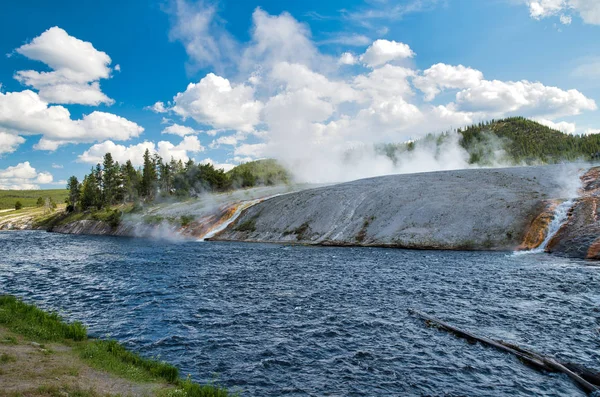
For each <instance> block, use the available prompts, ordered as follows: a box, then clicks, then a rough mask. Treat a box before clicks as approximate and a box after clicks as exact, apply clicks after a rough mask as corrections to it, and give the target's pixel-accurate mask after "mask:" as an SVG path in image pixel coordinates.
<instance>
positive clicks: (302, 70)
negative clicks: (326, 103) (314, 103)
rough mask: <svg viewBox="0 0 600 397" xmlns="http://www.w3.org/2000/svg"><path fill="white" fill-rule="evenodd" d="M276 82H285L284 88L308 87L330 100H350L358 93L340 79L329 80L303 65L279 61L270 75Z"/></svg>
mask: <svg viewBox="0 0 600 397" xmlns="http://www.w3.org/2000/svg"><path fill="white" fill-rule="evenodd" d="M270 77H271V78H272V79H273V80H274V81H276V82H283V83H285V87H286V90H290V91H297V90H301V89H309V90H311V91H313V92H314V93H316V94H317V95H318V96H319V97H323V98H331V100H332V102H334V103H340V102H350V101H355V100H358V99H359V93H358V92H357V91H356V90H354V89H353V88H352V87H351V86H350V85H349V84H347V83H345V82H342V81H331V80H329V79H328V78H326V77H325V76H323V75H322V74H319V73H315V72H313V71H312V70H310V69H309V68H308V67H306V66H305V65H300V64H297V63H295V64H290V63H288V62H279V63H277V64H275V65H274V67H273V70H272V72H271V76H270Z"/></svg>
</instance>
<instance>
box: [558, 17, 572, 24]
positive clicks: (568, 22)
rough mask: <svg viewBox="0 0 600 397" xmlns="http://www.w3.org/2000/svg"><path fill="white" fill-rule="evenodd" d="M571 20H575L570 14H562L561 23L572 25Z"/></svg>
mask: <svg viewBox="0 0 600 397" xmlns="http://www.w3.org/2000/svg"><path fill="white" fill-rule="evenodd" d="M571 22H573V18H572V17H571V16H570V15H561V16H560V23H562V24H563V25H570V24H571Z"/></svg>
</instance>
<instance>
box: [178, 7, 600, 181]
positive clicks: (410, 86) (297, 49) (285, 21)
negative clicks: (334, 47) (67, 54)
mask: <svg viewBox="0 0 600 397" xmlns="http://www.w3.org/2000/svg"><path fill="white" fill-rule="evenodd" d="M253 22H254V24H253V29H252V31H251V40H250V41H249V43H247V45H246V46H245V48H244V49H241V50H240V53H241V54H242V55H241V57H240V61H239V64H238V66H239V68H238V70H237V71H236V73H232V75H233V76H235V79H236V80H235V81H237V82H244V81H245V82H246V83H234V82H231V81H230V80H228V79H227V78H226V77H225V76H227V75H225V74H223V76H218V75H216V74H213V73H209V74H207V75H206V76H205V77H204V78H203V79H201V80H200V82H198V83H197V84H190V85H189V86H188V88H187V90H186V91H184V92H182V93H179V94H177V95H176V96H175V100H174V101H173V102H172V104H173V105H172V106H171V105H170V106H171V108H170V109H171V111H172V112H173V113H174V114H177V115H179V116H180V117H181V118H183V119H186V118H193V119H194V120H195V121H196V122H198V123H199V124H200V125H201V128H198V129H202V130H205V129H206V130H207V131H206V133H207V134H208V135H216V134H217V133H218V132H223V130H228V131H229V130H232V131H235V134H231V133H228V134H227V135H226V136H222V137H219V138H218V139H214V140H213V141H212V142H211V144H210V147H211V148H217V147H220V146H221V145H231V146H234V149H233V161H235V162H243V161H251V160H253V159H257V158H263V157H275V158H277V159H278V160H279V161H281V162H282V163H284V164H285V165H286V166H288V168H289V169H291V170H293V172H294V173H295V174H296V176H299V180H301V181H311V180H312V181H315V180H316V179H317V178H318V179H319V180H320V181H340V180H348V179H354V178H358V177H367V176H374V175H381V174H385V173H392V172H407V171H413V172H414V171H418V170H429V171H431V170H435V169H456V168H460V167H466V166H468V154H466V152H465V151H464V150H463V149H461V148H460V145H458V143H457V142H451V144H449V145H448V148H447V149H448V151H447V153H445V154H443V155H442V154H439V153H438V154H436V150H437V149H435V148H427V150H424V151H421V152H419V153H417V154H415V155H414V156H413V157H414V158H413V160H415V161H416V164H417V165H416V166H413V165H414V164H409V163H407V162H406V161H405V162H403V163H402V164H400V165H398V164H394V163H393V162H391V161H390V159H389V158H387V157H385V156H381V155H380V154H378V153H376V152H375V151H374V150H373V148H372V144H374V143H382V142H404V141H406V140H407V139H417V138H420V137H422V136H424V135H425V134H427V133H429V132H441V131H447V130H449V129H450V128H458V127H464V126H466V125H469V124H472V123H473V122H474V121H479V120H486V119H490V118H503V117H507V116H512V115H523V116H527V117H532V118H538V119H544V120H547V121H548V123H555V125H556V126H557V128H560V129H562V130H565V131H571V130H572V128H573V127H572V126H571V124H570V123H566V122H562V121H557V119H560V118H562V117H566V116H573V115H577V114H580V113H582V112H584V111H588V110H595V109H596V108H597V106H596V103H595V102H594V100H592V99H590V98H588V97H586V96H585V95H584V94H583V93H582V92H579V91H577V90H564V89H561V88H558V87H551V86H546V85H544V84H542V83H539V82H529V81H516V82H515V81H499V80H493V81H490V80H485V79H484V75H483V73H482V72H481V71H478V70H476V69H473V68H469V67H466V66H463V65H447V64H441V63H440V64H435V65H433V66H431V67H430V68H428V69H426V70H424V71H418V70H416V69H415V68H414V67H412V62H408V61H407V60H408V59H409V58H412V57H414V56H415V53H414V52H413V51H412V50H411V49H410V47H409V46H408V45H406V44H403V43H398V42H393V41H387V40H378V41H376V42H374V43H373V44H372V45H371V46H370V47H369V48H368V49H367V50H366V51H365V53H364V54H363V55H360V56H355V55H353V54H351V53H345V54H344V55H343V56H342V58H341V60H338V59H333V58H331V57H329V56H326V55H323V54H321V53H320V52H319V51H318V49H317V48H316V46H315V45H314V43H313V42H312V40H311V39H310V31H309V30H308V28H307V26H306V25H303V24H301V23H299V22H298V21H296V20H294V19H293V18H292V17H291V15H289V14H287V13H283V14H281V15H278V16H272V15H268V14H267V13H266V12H264V11H263V10H260V9H257V10H256V11H255V13H254V15H253ZM356 62H358V63H362V64H364V65H366V66H369V67H368V68H363V67H355V68H340V64H353V63H356ZM340 69H341V70H340ZM447 90H455V91H456V93H455V95H454V100H450V101H448V100H447V99H445V98H447V97H448V96H442V95H440V93H442V92H444V91H447ZM434 99H435V100H437V102H438V103H436V104H435V105H432V104H429V103H427V102H428V101H432V100H434ZM250 134H252V135H254V138H255V140H254V141H253V142H252V143H241V141H242V140H243V139H245V138H246V137H247V136H249V135H250ZM430 149H431V150H430ZM349 151H350V152H352V153H354V154H352V155H350V157H349V154H348V153H349ZM357 153H359V155H357ZM352 156H354V157H352ZM453 156H454V157H455V158H452V157H453ZM411 161H412V160H411ZM311 178H312V179H311Z"/></svg>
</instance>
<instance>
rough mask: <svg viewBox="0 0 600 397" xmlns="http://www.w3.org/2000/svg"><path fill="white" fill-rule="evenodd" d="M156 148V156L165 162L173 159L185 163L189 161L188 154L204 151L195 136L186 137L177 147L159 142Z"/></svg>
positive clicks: (169, 143)
mask: <svg viewBox="0 0 600 397" xmlns="http://www.w3.org/2000/svg"><path fill="white" fill-rule="evenodd" d="M156 146H157V152H158V154H159V155H160V157H162V158H163V159H164V160H165V161H170V160H171V159H175V160H181V161H184V162H185V161H187V160H188V159H189V156H188V154H189V153H200V152H203V151H204V150H205V149H204V146H202V145H201V144H200V141H199V140H198V137H196V136H186V137H184V138H183V140H182V141H181V142H180V143H179V144H177V145H173V144H172V143H171V142H168V141H160V142H158V144H157V145H156Z"/></svg>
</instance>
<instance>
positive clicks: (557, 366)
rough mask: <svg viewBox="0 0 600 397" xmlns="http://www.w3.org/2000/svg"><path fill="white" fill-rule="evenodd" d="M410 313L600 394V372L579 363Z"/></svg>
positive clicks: (432, 324) (415, 311)
mask: <svg viewBox="0 0 600 397" xmlns="http://www.w3.org/2000/svg"><path fill="white" fill-rule="evenodd" d="M409 313H411V314H414V315H416V316H418V317H420V318H422V319H423V320H425V322H426V323H427V324H428V325H431V326H435V327H437V328H439V329H442V330H444V331H448V332H450V333H453V334H454V335H456V336H458V337H460V338H463V339H467V340H469V341H472V342H475V341H476V342H480V343H483V344H485V345H488V346H492V347H495V348H496V349H498V350H502V351H504V352H507V353H510V354H513V355H515V356H516V357H518V358H519V359H520V360H521V361H522V362H524V363H526V364H528V365H531V366H533V367H535V368H537V369H541V370H544V371H548V372H561V373H563V374H565V375H567V376H568V377H569V378H570V379H571V380H572V381H573V382H574V383H575V384H577V385H578V386H579V387H580V388H581V389H583V390H584V391H585V392H586V393H588V394H592V395H593V396H598V395H600V387H598V386H600V383H598V382H599V381H600V376H599V375H600V374H599V373H598V372H595V371H592V370H589V369H587V368H585V367H583V366H581V365H578V364H570V363H564V364H563V363H561V362H559V361H556V360H555V359H553V358H551V357H548V356H544V355H542V354H539V353H536V352H533V351H531V350H527V349H524V348H522V347H519V346H517V345H514V344H511V343H508V342H504V341H496V340H493V339H489V338H486V337H484V336H477V335H475V334H472V333H471V332H468V331H465V330H462V329H459V328H456V327H454V326H452V325H450V324H447V323H445V322H443V321H441V320H438V319H437V318H435V317H432V316H430V315H428V314H425V313H421V312H419V311H417V310H414V309H409Z"/></svg>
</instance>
